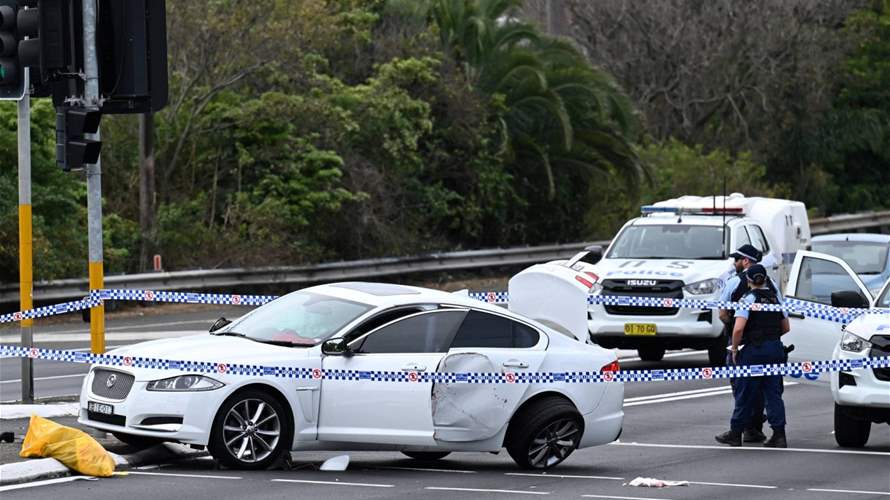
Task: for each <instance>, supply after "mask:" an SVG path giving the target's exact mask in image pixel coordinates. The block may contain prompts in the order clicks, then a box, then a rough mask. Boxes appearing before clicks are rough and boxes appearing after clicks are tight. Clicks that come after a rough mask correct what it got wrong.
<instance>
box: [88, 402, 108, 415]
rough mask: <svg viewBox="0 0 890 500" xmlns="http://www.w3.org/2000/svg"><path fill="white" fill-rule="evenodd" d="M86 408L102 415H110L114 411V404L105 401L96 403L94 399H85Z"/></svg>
mask: <svg viewBox="0 0 890 500" xmlns="http://www.w3.org/2000/svg"><path fill="white" fill-rule="evenodd" d="M87 410H89V411H92V412H96V413H101V414H103V415H111V414H113V413H114V406H111V405H107V404H105V403H97V402H95V401H87Z"/></svg>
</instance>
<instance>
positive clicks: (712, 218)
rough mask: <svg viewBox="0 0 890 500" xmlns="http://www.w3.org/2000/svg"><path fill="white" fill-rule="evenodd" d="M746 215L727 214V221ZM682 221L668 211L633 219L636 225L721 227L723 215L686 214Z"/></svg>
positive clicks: (733, 220)
mask: <svg viewBox="0 0 890 500" xmlns="http://www.w3.org/2000/svg"><path fill="white" fill-rule="evenodd" d="M745 219H746V218H745V217H739V216H737V215H727V216H726V223H727V224H729V223H731V222H735V221H737V220H745ZM680 220H681V221H682V222H677V214H668V213H655V214H652V215H648V216H646V217H638V218H636V219H633V225H634V226H664V225H669V224H677V225H679V226H714V227H720V226H722V225H723V216H722V215H686V214H683V216H682V217H681V219H680Z"/></svg>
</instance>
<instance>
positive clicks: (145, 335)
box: [0, 327, 207, 343]
mask: <svg viewBox="0 0 890 500" xmlns="http://www.w3.org/2000/svg"><path fill="white" fill-rule="evenodd" d="M126 328H131V327H126ZM132 328H135V327H132ZM140 328H141V327H140ZM202 334H203V335H207V331H206V330H174V331H164V332H158V331H154V332H124V331H114V330H111V331H108V332H106V336H105V340H106V341H109V342H114V341H117V342H120V341H133V340H158V339H169V338H178V337H188V336H192V335H202ZM20 340H21V339H20V338H19V336H18V335H14V336H13V335H6V336H0V342H10V343H17V342H19V341H20ZM88 340H90V334H89V333H84V332H79V333H36V334H34V341H35V342H86V341H88Z"/></svg>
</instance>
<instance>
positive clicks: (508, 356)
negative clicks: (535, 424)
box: [432, 310, 547, 442]
mask: <svg viewBox="0 0 890 500" xmlns="http://www.w3.org/2000/svg"><path fill="white" fill-rule="evenodd" d="M546 347H547V336H546V335H545V334H543V333H541V332H540V331H538V330H537V329H536V328H533V327H531V326H529V325H527V324H525V323H521V322H519V321H514V320H513V319H510V318H508V317H506V316H501V315H498V314H494V313H490V312H483V311H477V310H470V311H469V312H468V313H467V315H466V318H465V319H464V320H463V322H462V323H461V325H460V328H458V329H457V333H456V334H455V335H454V340H453V341H452V342H451V346H450V349H449V350H448V355H447V356H446V357H444V359H443V360H442V362H441V363H440V365H439V368H438V371H439V372H440V373H454V374H455V376H456V377H457V376H460V374H464V373H491V374H492V376H497V377H505V378H506V383H496V384H491V383H486V384H473V383H464V382H461V381H455V382H439V383H436V384H435V385H434V387H433V395H432V397H433V401H432V413H433V415H432V417H433V426H434V427H435V438H436V440H438V441H449V442H467V441H481V440H485V439H488V438H491V437H493V436H495V435H496V434H497V433H498V432H499V431H500V430H501V429H502V428H503V427H504V425H506V424H507V422H509V420H510V417H511V415H512V414H513V412H514V411H515V410H516V408H517V407H518V406H519V403H520V402H521V401H522V400H523V396H524V395H525V394H526V392H527V391H528V390H529V388H530V384H528V383H515V381H517V380H518V377H519V376H521V375H522V374H531V373H535V372H537V371H538V369H539V368H540V366H541V364H542V363H543V361H544V357H545V355H546Z"/></svg>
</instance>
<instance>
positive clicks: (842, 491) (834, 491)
mask: <svg viewBox="0 0 890 500" xmlns="http://www.w3.org/2000/svg"><path fill="white" fill-rule="evenodd" d="M807 491H822V492H825V493H861V494H863V495H887V496H890V492H887V491H863V490H823V489H821V488H807Z"/></svg>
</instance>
